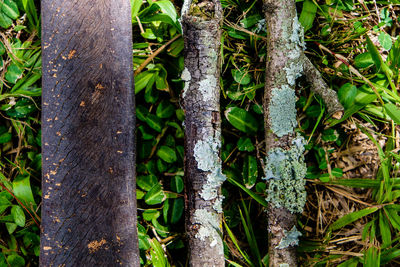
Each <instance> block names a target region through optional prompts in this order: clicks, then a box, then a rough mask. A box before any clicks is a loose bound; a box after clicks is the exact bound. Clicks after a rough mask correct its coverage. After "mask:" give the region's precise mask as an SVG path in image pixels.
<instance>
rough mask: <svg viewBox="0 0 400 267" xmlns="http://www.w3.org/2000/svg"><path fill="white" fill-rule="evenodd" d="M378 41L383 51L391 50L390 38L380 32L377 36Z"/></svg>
mask: <svg viewBox="0 0 400 267" xmlns="http://www.w3.org/2000/svg"><path fill="white" fill-rule="evenodd" d="M378 41H379V43H380V44H381V46H382V47H383V49H385V50H390V49H391V48H392V45H393V43H392V37H390V35H389V34H387V33H386V32H381V33H380V34H379V36H378Z"/></svg>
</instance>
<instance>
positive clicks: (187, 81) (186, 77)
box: [181, 68, 192, 98]
mask: <svg viewBox="0 0 400 267" xmlns="http://www.w3.org/2000/svg"><path fill="white" fill-rule="evenodd" d="M181 79H182V81H184V82H185V86H184V87H183V92H182V97H183V98H185V96H186V93H187V90H188V89H189V86H190V81H191V80H192V75H190V71H189V70H188V69H187V68H185V69H184V70H183V71H182V74H181Z"/></svg>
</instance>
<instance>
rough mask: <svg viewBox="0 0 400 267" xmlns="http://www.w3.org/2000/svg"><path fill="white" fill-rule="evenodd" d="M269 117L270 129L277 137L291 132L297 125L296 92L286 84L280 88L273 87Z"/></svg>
mask: <svg viewBox="0 0 400 267" xmlns="http://www.w3.org/2000/svg"><path fill="white" fill-rule="evenodd" d="M269 118H270V126H271V130H272V132H273V133H274V134H276V135H277V136H278V137H282V136H284V135H286V134H289V133H292V132H293V129H294V127H296V126H297V121H296V94H295V91H294V90H293V89H292V88H290V87H289V86H287V85H282V87H281V89H278V88H273V89H272V92H271V100H270V103H269Z"/></svg>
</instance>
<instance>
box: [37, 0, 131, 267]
mask: <svg viewBox="0 0 400 267" xmlns="http://www.w3.org/2000/svg"><path fill="white" fill-rule="evenodd" d="M130 10H131V9H130V2H129V0H113V1H106V0H91V1H88V0H70V1H63V0H43V1H42V25H43V29H42V48H43V98H42V106H43V110H42V136H43V137H42V144H43V154H42V155H43V184H42V185H43V204H42V234H41V255H40V264H41V266H139V256H138V255H139V251H138V239H137V230H136V197H135V134H134V133H135V109H134V90H133V67H132V25H131V16H130V14H131V11H130Z"/></svg>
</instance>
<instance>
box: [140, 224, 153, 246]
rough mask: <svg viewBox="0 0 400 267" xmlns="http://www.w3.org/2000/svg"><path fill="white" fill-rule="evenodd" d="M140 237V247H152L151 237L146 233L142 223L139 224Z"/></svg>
mask: <svg viewBox="0 0 400 267" xmlns="http://www.w3.org/2000/svg"><path fill="white" fill-rule="evenodd" d="M137 228H138V237H139V249H143V250H147V249H149V248H150V242H149V241H150V237H149V236H148V235H147V233H146V228H144V227H143V225H141V224H140V223H138V224H137Z"/></svg>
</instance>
